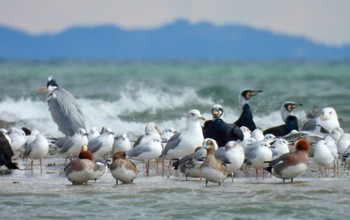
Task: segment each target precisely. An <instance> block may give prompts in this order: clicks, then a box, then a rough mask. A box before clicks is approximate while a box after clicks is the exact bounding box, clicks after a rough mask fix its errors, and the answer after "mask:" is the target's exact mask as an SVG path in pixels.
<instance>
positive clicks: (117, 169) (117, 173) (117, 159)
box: [109, 151, 138, 184]
mask: <svg viewBox="0 0 350 220" xmlns="http://www.w3.org/2000/svg"><path fill="white" fill-rule="evenodd" d="M109 169H110V172H111V174H112V176H113V177H114V178H115V180H116V184H118V181H120V182H122V183H124V184H127V183H134V179H136V177H137V174H138V170H137V167H136V165H135V163H134V162H132V161H131V160H129V159H126V153H125V151H117V152H115V153H114V154H113V162H112V164H111V165H110V167H109Z"/></svg>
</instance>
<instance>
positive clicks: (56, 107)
mask: <svg viewBox="0 0 350 220" xmlns="http://www.w3.org/2000/svg"><path fill="white" fill-rule="evenodd" d="M38 90H39V91H46V92H47V98H46V101H47V104H48V106H49V110H50V113H51V116H52V119H53V120H54V122H55V123H56V124H57V125H58V130H60V131H61V132H62V133H63V134H65V135H66V136H72V135H74V133H75V132H76V131H77V130H78V129H79V128H84V129H86V126H85V119H84V115H83V111H82V110H81V107H80V105H79V103H78V101H77V100H76V98H75V97H74V96H73V95H72V94H71V93H70V92H69V91H68V90H66V89H65V88H63V87H61V86H59V85H58V84H57V82H56V81H55V79H54V78H53V77H52V76H49V77H48V81H47V85H46V87H42V88H38Z"/></svg>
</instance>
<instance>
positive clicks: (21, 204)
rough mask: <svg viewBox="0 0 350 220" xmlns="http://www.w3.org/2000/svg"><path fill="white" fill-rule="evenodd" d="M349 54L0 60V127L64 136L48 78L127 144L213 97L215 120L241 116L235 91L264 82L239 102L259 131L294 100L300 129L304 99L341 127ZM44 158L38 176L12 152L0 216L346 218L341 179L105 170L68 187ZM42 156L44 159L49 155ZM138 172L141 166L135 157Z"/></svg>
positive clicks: (92, 121) (346, 112)
mask: <svg viewBox="0 0 350 220" xmlns="http://www.w3.org/2000/svg"><path fill="white" fill-rule="evenodd" d="M349 71H350V63H349V62H345V61H344V62H213V61H210V62H204V61H172V62H170V61H164V62H160V61H159V62H141V61H140V62H136V61H130V62H126V61H123V62H122V61H89V62H88V61H51V62H0V77H1V81H0V121H1V126H2V127H5V128H10V127H13V126H15V127H22V126H25V127H28V128H30V129H37V130H39V131H40V132H42V133H44V134H45V135H47V136H48V137H60V136H63V134H62V133H60V132H59V131H58V129H57V126H56V124H55V123H54V122H53V120H52V118H51V115H50V113H49V111H48V107H47V104H46V102H45V98H46V94H44V93H40V92H38V91H37V90H36V88H38V87H42V86H46V83H47V78H48V76H50V75H52V76H53V77H54V78H55V79H56V81H57V83H58V84H59V85H61V86H63V87H65V88H67V89H68V90H69V91H70V92H71V93H72V94H73V95H74V96H76V97H77V99H78V101H79V103H80V105H81V107H82V109H83V112H84V114H85V118H86V122H87V126H88V128H91V127H92V126H94V127H97V128H99V129H101V128H102V127H103V126H108V127H110V128H111V129H112V130H113V131H114V133H115V134H121V133H127V134H128V135H129V136H130V137H131V139H133V140H135V139H136V138H137V137H138V136H139V135H141V134H143V133H144V126H145V124H146V123H147V122H150V121H154V122H155V123H156V124H157V125H158V127H159V128H161V130H162V129H165V128H169V127H173V128H175V129H176V130H179V131H181V129H184V128H185V126H186V120H185V115H186V113H187V112H188V111H189V110H190V109H193V108H196V109H199V110H200V111H201V113H202V114H203V115H204V116H205V117H206V118H208V119H210V118H211V115H210V109H211V106H212V105H213V104H215V103H218V104H221V105H222V106H223V107H224V111H225V118H224V119H225V121H227V122H233V121H235V120H236V119H237V118H238V117H239V114H240V111H241V109H240V106H239V104H238V94H239V92H240V91H241V90H242V89H245V88H252V89H259V90H263V93H261V94H259V95H258V96H256V97H253V98H252V99H251V100H250V106H251V108H252V111H253V114H254V120H255V122H256V124H257V126H258V127H259V128H261V129H266V128H268V127H271V126H275V125H279V124H281V123H283V122H282V119H281V116H280V112H279V110H280V107H281V105H282V103H283V102H285V101H295V102H297V103H301V104H303V107H302V108H299V109H297V110H296V111H295V115H296V116H297V117H298V119H299V125H301V124H303V123H304V122H305V121H306V120H307V118H306V115H307V113H308V112H310V111H311V109H312V108H313V106H316V105H317V106H319V107H320V108H323V107H327V106H331V107H333V108H335V109H336V111H337V113H338V117H339V118H340V124H341V127H342V128H343V129H344V130H345V131H347V132H349V130H350V108H349V101H348V100H349V97H350V87H349V81H350V74H349ZM50 157H51V158H48V159H46V162H45V160H44V165H45V166H44V170H43V172H42V173H40V172H39V171H38V167H35V169H34V172H31V171H30V170H29V169H28V167H27V166H28V164H29V163H30V162H25V161H21V160H19V161H18V162H19V163H20V167H21V170H16V171H14V172H13V173H12V174H10V175H2V176H0V185H1V189H0V197H1V200H0V201H1V202H0V213H1V216H7V217H11V218H13V219H32V218H43V219H48V218H58V219H60V218H65V219H75V218H88V219H89V218H90V219H100V218H106V219H116V218H118V219H145V218H155V219H213V218H220V219H233V218H241V219H246V218H259V219H267V218H269V219H271V218H281V219H300V218H304V219H312V218H317V219H320V218H321V219H334V218H339V219H345V218H348V217H349V216H350V215H349V214H348V207H349V204H350V199H349V194H350V188H349V181H350V180H349V178H348V177H347V175H346V174H345V172H343V173H342V174H341V175H340V176H338V177H334V178H324V177H322V178H319V177H318V175H311V174H312V173H313V172H316V171H317V169H315V170H316V171H315V170H311V171H310V170H309V172H308V174H310V175H305V176H302V177H300V178H299V179H298V178H296V179H295V183H293V184H290V183H288V184H282V183H281V181H280V180H278V179H275V178H266V179H264V180H262V179H258V180H256V179H255V177H254V176H245V175H241V176H239V177H238V178H236V182H235V183H231V180H230V179H228V180H226V181H225V183H224V184H222V186H220V187H218V186H217V185H216V184H209V186H208V187H205V184H204V182H203V181H200V180H197V179H193V180H190V181H184V179H182V178H180V177H178V176H176V175H169V177H168V176H167V175H166V176H164V177H163V176H160V175H155V174H153V175H152V176H151V177H145V176H143V175H142V174H141V173H140V174H139V177H138V178H137V179H136V180H135V183H134V184H133V185H115V181H114V179H113V178H112V177H111V175H110V173H108V172H107V173H106V174H105V176H103V177H102V178H101V179H100V180H98V181H97V182H91V183H89V184H88V185H87V186H72V185H71V184H70V182H69V181H68V180H67V179H66V177H65V176H64V174H63V162H64V158H63V157H58V158H56V157H55V156H54V158H52V156H50ZM51 160H54V162H52V161H51ZM138 166H139V167H141V168H142V164H138Z"/></svg>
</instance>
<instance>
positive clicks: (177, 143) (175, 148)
mask: <svg viewBox="0 0 350 220" xmlns="http://www.w3.org/2000/svg"><path fill="white" fill-rule="evenodd" d="M186 118H187V127H186V129H185V130H183V131H181V132H177V133H176V134H175V135H173V136H172V137H171V138H170V139H169V141H168V142H167V144H166V145H165V147H164V149H163V152H162V154H161V156H160V159H166V160H178V159H181V158H182V157H184V156H186V155H189V154H192V153H193V152H194V150H195V149H196V147H198V146H202V142H203V140H204V137H203V131H202V126H201V124H200V122H199V120H205V118H204V117H203V116H202V115H201V113H200V111H198V110H197V109H192V110H190V111H189V112H188V113H187V116H186ZM168 169H169V172H170V169H171V161H170V163H169V166H168ZM162 174H163V175H164V162H163V166H162Z"/></svg>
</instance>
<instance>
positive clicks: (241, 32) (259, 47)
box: [0, 20, 350, 60]
mask: <svg viewBox="0 0 350 220" xmlns="http://www.w3.org/2000/svg"><path fill="white" fill-rule="evenodd" d="M349 58H350V45H346V46H343V47H335V46H327V45H323V44H319V43H314V42H312V41H311V40H309V39H306V38H304V37H299V36H289V35H282V34H276V33H273V32H271V31H268V30H260V29H254V28H251V27H246V26H239V25H225V26H215V25H212V24H209V23H198V24H191V23H189V22H187V21H183V20H180V21H177V22H175V23H172V24H169V25H165V26H163V27H160V28H155V29H139V30H125V29H121V28H118V27H116V26H97V27H75V28H71V29H67V30H65V31H63V32H61V33H57V34H45V35H40V36H33V35H29V34H27V33H24V32H20V31H17V30H14V29H10V28H7V27H0V59H5V60H13V59H14V60H52V59H131V60H170V59H181V60H182V59H208V60H212V59H214V60H276V59H279V60H281V59H282V60H283V59H287V60H289V59H321V60H324V59H327V60H329V59H331V60H339V59H349Z"/></svg>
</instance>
